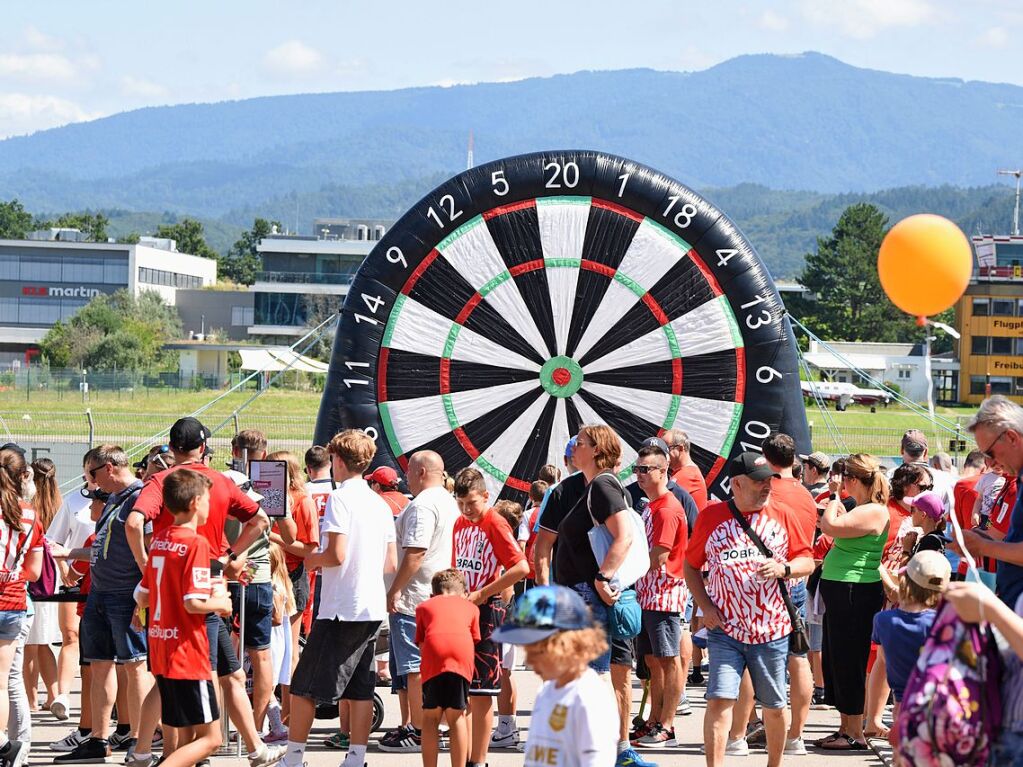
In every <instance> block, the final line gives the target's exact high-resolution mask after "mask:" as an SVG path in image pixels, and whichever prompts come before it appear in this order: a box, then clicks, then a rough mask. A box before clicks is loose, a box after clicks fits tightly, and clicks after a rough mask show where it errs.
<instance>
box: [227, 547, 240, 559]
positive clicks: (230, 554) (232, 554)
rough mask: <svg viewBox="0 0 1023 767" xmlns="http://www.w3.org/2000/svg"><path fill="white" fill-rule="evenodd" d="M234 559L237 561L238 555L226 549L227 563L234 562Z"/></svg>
mask: <svg viewBox="0 0 1023 767" xmlns="http://www.w3.org/2000/svg"><path fill="white" fill-rule="evenodd" d="M236 559H238V555H237V554H235V553H234V550H233V549H231V548H228V550H227V561H228V562H234V561H235V560H236Z"/></svg>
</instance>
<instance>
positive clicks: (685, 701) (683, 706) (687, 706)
mask: <svg viewBox="0 0 1023 767" xmlns="http://www.w3.org/2000/svg"><path fill="white" fill-rule="evenodd" d="M691 713H693V705H692V704H691V703H690V702H689V696H688V695H683V696H682V700H680V701H679V702H678V708H676V709H675V715H676V716H689V715H690V714H691Z"/></svg>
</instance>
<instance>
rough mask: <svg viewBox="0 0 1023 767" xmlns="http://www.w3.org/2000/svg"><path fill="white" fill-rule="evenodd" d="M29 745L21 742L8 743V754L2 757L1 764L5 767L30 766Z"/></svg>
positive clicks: (0, 758)
mask: <svg viewBox="0 0 1023 767" xmlns="http://www.w3.org/2000/svg"><path fill="white" fill-rule="evenodd" d="M28 752H29V744H28V743H22V742H21V741H20V740H11V741H8V742H7V753H6V754H4V755H3V756H0V764H3V767H24V765H26V764H28Z"/></svg>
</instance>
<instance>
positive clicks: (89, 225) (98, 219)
mask: <svg viewBox="0 0 1023 767" xmlns="http://www.w3.org/2000/svg"><path fill="white" fill-rule="evenodd" d="M109 223H110V219H109V218H107V217H106V216H105V215H103V214H102V213H65V214H63V215H62V216H60V217H58V218H57V219H55V220H53V221H43V220H38V221H36V223H35V224H34V226H35V228H37V229H49V228H50V227H60V228H66V229H77V230H79V231H80V232H83V233H85V234H87V235H89V239H90V240H92V241H93V242H106V241H107V237H108V236H109V235H108V234H107V224H109Z"/></svg>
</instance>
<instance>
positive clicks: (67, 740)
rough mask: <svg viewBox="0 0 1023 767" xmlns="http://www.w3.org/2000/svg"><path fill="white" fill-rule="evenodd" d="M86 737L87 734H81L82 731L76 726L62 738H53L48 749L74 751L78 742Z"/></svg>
mask: <svg viewBox="0 0 1023 767" xmlns="http://www.w3.org/2000/svg"><path fill="white" fill-rule="evenodd" d="M87 737H89V736H88V735H82V733H81V732H79V730H78V728H77V727H75V728H74V729H73V730H71V732H69V733H68V734H67V735H65V736H64V737H63V738H61V739H60V740H55V741H54V742H53V743H51V744H50V750H51V751H62V752H65V753H66V752H68V751H74V750H75V749H76V748H77V747H78V744H79V743H81V742H82V741H83V740H85V739H86V738H87Z"/></svg>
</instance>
